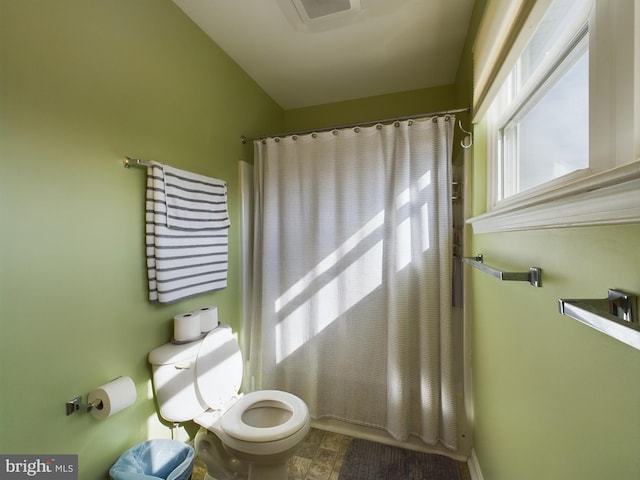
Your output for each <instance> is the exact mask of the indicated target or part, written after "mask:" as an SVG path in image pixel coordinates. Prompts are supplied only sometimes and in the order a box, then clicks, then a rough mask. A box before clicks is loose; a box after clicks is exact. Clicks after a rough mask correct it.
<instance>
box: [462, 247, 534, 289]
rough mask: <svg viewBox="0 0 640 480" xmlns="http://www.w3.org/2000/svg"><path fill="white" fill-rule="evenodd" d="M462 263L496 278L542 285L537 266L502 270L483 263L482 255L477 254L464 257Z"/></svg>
mask: <svg viewBox="0 0 640 480" xmlns="http://www.w3.org/2000/svg"><path fill="white" fill-rule="evenodd" d="M463 260H464V263H467V264H469V265H471V266H472V267H474V268H477V269H478V270H482V271H483V272H485V273H488V274H489V275H492V276H494V277H496V278H497V279H498V280H504V281H513V282H529V283H530V284H531V286H533V287H542V269H541V268H538V267H529V271H528V272H503V271H501V270H499V269H497V268H494V267H490V266H489V265H485V264H484V263H483V262H484V256H483V255H482V254H479V255H477V256H475V257H464V259H463Z"/></svg>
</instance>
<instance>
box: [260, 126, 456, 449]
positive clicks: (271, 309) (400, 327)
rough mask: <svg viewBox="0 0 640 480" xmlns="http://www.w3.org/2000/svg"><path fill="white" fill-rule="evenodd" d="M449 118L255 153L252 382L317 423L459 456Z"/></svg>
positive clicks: (274, 141) (266, 146)
mask: <svg viewBox="0 0 640 480" xmlns="http://www.w3.org/2000/svg"><path fill="white" fill-rule="evenodd" d="M453 125H454V118H453V116H449V115H447V116H439V117H432V118H426V119H419V120H408V121H402V122H395V123H393V124H389V125H382V124H379V125H376V126H372V127H366V128H350V129H341V130H333V131H329V132H321V133H314V134H310V135H301V136H295V135H292V136H288V137H285V138H269V139H266V140H262V141H256V142H255V144H254V149H255V165H254V192H253V194H254V195H255V197H254V198H255V200H254V202H255V203H254V224H253V228H254V237H253V246H252V250H253V256H252V262H251V264H252V266H253V267H252V268H253V284H252V288H251V291H252V294H251V295H252V301H251V302H250V307H249V308H250V314H249V315H250V320H249V323H250V325H249V328H250V334H249V337H250V339H249V342H250V349H249V352H250V358H249V364H250V370H251V372H252V373H253V375H254V377H255V380H256V383H257V384H256V385H255V386H256V387H258V388H275V389H280V390H285V391H288V392H291V393H293V394H295V395H297V396H299V397H300V398H302V399H303V400H304V401H305V402H306V403H307V404H308V406H309V409H310V412H311V416H312V417H313V418H333V419H339V420H343V421H346V422H351V423H355V424H359V425H365V426H369V427H376V428H379V429H382V430H386V431H387V432H388V433H389V434H390V435H391V436H393V437H394V438H395V439H396V440H400V441H404V440H407V439H408V437H409V436H417V437H419V438H421V439H422V441H424V442H425V443H426V444H429V445H436V444H440V445H444V446H445V447H447V448H449V449H452V450H455V449H456V446H457V432H456V430H457V426H456V402H455V392H454V389H455V385H454V378H453V375H454V372H453V352H452V328H451V284H452V281H451V263H452V262H451V258H452V218H451V217H452V214H451V147H452V137H453Z"/></svg>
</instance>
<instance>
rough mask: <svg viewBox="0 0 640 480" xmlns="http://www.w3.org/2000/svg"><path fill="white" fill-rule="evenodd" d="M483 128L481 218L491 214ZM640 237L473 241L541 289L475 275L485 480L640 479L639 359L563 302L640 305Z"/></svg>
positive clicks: (477, 159) (561, 235)
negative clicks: (621, 298)
mask: <svg viewBox="0 0 640 480" xmlns="http://www.w3.org/2000/svg"><path fill="white" fill-rule="evenodd" d="M483 136H484V128H483V126H482V125H481V126H480V127H479V128H477V129H476V148H475V152H474V160H473V170H474V175H473V179H472V182H473V184H472V186H473V189H474V191H477V192H478V193H474V195H473V200H472V201H473V202H474V212H475V213H480V212H482V211H485V197H484V192H485V191H486V188H485V184H486V173H485V171H486V169H485V163H486V162H485V159H486V155H485V154H484V153H483V148H484V145H485V142H484V138H483ZM639 245H640V225H619V226H606V227H580V228H566V229H550V230H537V231H527V232H508V233H493V234H482V235H474V236H473V237H472V245H471V246H470V248H469V250H468V251H469V252H470V253H473V254H475V253H483V254H484V255H485V259H486V262H487V263H488V264H490V265H494V266H498V267H501V268H503V269H505V270H507V271H519V270H523V269H524V270H526V269H527V268H528V267H529V266H539V267H541V268H542V269H543V286H542V288H533V287H531V286H529V285H528V284H526V283H521V282H500V281H498V280H497V279H495V278H493V277H491V276H489V275H487V274H484V273H482V272H480V271H479V270H475V269H474V270H473V271H472V273H471V284H470V286H469V288H470V294H471V298H472V300H471V308H470V318H471V330H472V358H473V365H472V367H473V368H472V375H473V398H474V410H475V433H474V448H475V451H476V455H477V458H478V462H479V465H480V467H481V470H482V473H483V476H484V479H485V480H513V479H518V480H540V479H545V480H602V479H605V478H607V479H609V478H611V479H614V478H615V479H632V478H638V475H639V474H640V455H638V448H639V445H640V381H639V379H640V351H638V350H635V349H633V348H632V347H629V346H627V345H625V344H623V343H621V342H619V341H618V340H615V339H613V338H611V337H608V336H606V335H604V334H602V333H600V332H598V331H596V330H594V329H592V328H590V327H587V326H585V325H583V324H582V323H580V322H578V321H576V320H574V319H572V318H570V317H568V316H563V315H561V314H560V313H558V299H559V298H605V297H606V296H607V289H608V288H620V289H623V290H627V291H630V292H635V293H636V294H639V293H640V248H638V246H639Z"/></svg>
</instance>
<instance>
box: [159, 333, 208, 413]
mask: <svg viewBox="0 0 640 480" xmlns="http://www.w3.org/2000/svg"><path fill="white" fill-rule="evenodd" d="M201 344H202V340H197V341H194V342H189V343H185V344H182V345H175V344H173V343H166V344H164V345H162V346H160V347H158V348H156V349H154V350H152V351H151V353H149V363H150V364H151V366H152V371H153V388H154V391H155V394H156V399H157V401H158V406H159V407H160V416H161V417H162V418H164V419H165V420H167V421H169V422H184V421H187V420H192V419H193V418H195V417H197V416H198V415H200V414H201V413H202V412H204V411H205V410H207V408H208V407H207V405H206V403H205V402H204V400H202V399H201V398H200V396H199V395H198V392H197V389H196V383H197V379H196V360H197V357H198V352H199V351H200V346H201Z"/></svg>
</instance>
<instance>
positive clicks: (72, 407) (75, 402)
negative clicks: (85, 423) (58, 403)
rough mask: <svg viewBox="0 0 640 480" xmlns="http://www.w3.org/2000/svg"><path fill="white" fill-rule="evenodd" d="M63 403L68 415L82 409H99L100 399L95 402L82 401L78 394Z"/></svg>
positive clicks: (87, 410) (88, 410) (100, 405)
mask: <svg viewBox="0 0 640 480" xmlns="http://www.w3.org/2000/svg"><path fill="white" fill-rule="evenodd" d="M64 405H65V409H66V412H67V416H69V415H71V414H72V413H74V412H76V411H78V410H84V411H85V412H87V413H88V412H90V411H91V410H93V409H94V408H96V409H98V410H100V409H101V408H102V401H101V400H98V401H97V402H93V403H82V396H78V397H76V398H73V399H71V400H69V401H68V402H67V403H65V404H64Z"/></svg>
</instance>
